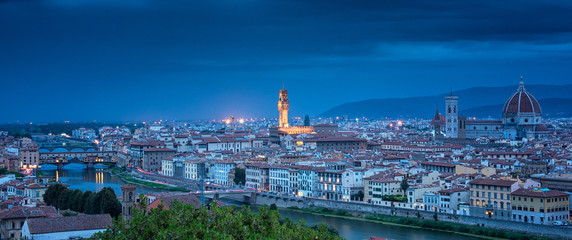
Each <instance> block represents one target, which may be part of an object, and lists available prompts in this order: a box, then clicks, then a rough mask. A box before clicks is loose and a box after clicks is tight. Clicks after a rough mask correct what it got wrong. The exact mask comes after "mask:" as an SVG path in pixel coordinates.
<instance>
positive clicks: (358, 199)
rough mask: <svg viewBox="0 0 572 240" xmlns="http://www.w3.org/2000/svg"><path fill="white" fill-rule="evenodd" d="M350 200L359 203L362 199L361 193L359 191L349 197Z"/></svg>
mask: <svg viewBox="0 0 572 240" xmlns="http://www.w3.org/2000/svg"><path fill="white" fill-rule="evenodd" d="M350 198H351V199H353V200H355V201H361V200H362V199H363V191H361V190H360V191H359V192H357V193H356V194H352V195H351V196H350Z"/></svg>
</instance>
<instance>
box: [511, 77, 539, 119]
mask: <svg viewBox="0 0 572 240" xmlns="http://www.w3.org/2000/svg"><path fill="white" fill-rule="evenodd" d="M502 113H503V115H504V116H506V115H520V114H522V113H524V114H534V115H536V116H540V115H541V114H542V109H541V108H540V105H539V104H538V101H536V98H534V97H533V96H532V94H530V93H528V92H527V91H526V89H525V88H524V82H523V81H522V78H521V80H520V84H519V86H518V90H517V91H516V93H514V94H513V95H512V96H511V97H510V98H509V99H508V100H507V101H506V103H505V104H504V107H503V109H502Z"/></svg>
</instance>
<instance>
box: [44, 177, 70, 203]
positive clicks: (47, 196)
mask: <svg viewBox="0 0 572 240" xmlns="http://www.w3.org/2000/svg"><path fill="white" fill-rule="evenodd" d="M64 189H67V188H66V187H64V185H61V184H59V183H58V184H54V185H51V186H49V187H48V189H46V192H44V195H43V197H44V202H45V203H46V204H47V205H50V206H53V205H55V203H56V202H57V199H58V197H59V195H60V194H61V192H62V191H63V190H64Z"/></svg>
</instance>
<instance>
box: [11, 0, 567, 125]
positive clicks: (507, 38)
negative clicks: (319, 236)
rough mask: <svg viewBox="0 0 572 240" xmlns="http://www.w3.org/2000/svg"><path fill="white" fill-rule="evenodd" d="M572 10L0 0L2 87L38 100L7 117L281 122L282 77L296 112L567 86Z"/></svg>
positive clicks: (498, 5) (493, 4)
mask: <svg viewBox="0 0 572 240" xmlns="http://www.w3.org/2000/svg"><path fill="white" fill-rule="evenodd" d="M571 12H572V3H570V2H567V1H492V0H490V1H422V0H416V1H331V0H330V1H326V0H323V1H322V0H316V1H307V0H298V1H292V0H288V1H287V0H282V1H267V0H264V1H263V0H248V1H230V0H220V1H187V0H185V1H183V0H179V1H155V0H125V1H111V0H86V1H71V0H57V1H56V0H51V1H0V32H1V33H2V36H3V37H2V38H0V50H1V52H2V54H0V66H2V67H1V69H0V70H1V73H2V79H3V80H2V84H3V86H4V90H3V92H4V95H5V97H6V98H10V99H14V98H19V97H21V96H22V93H25V94H26V96H30V97H27V98H24V99H22V100H20V101H17V102H14V103H12V104H9V105H8V106H6V107H5V109H6V110H7V111H8V113H9V114H7V115H3V116H2V117H0V121H14V120H22V121H28V120H34V121H36V120H40V121H47V120H64V119H72V120H74V119H75V120H93V119H115V118H117V119H137V118H142V117H153V116H154V117H157V118H160V117H168V118H187V119H189V118H203V117H205V118H212V117H221V116H222V115H225V114H229V112H232V111H236V112H242V113H243V114H245V115H247V114H251V115H259V116H273V115H274V112H275V106H274V104H275V100H276V99H275V98H276V96H275V95H276V89H277V88H279V87H280V86H282V83H286V84H287V86H289V88H290V89H291V94H293V96H294V98H292V101H293V113H294V114H303V113H311V114H316V113H319V112H322V111H324V110H326V109H327V108H329V107H332V106H334V105H336V104H339V103H343V102H346V101H352V100H362V99H367V98H380V97H400V96H412V95H429V94H434V93H440V92H443V89H449V87H454V88H457V89H460V88H465V87H470V86H477V85H479V86H481V85H495V86H499V85H509V84H514V83H515V82H516V81H517V79H518V77H519V76H520V75H525V76H527V79H530V80H529V81H530V82H532V83H549V84H565V83H569V80H568V79H569V78H568V77H567V76H569V75H570V72H569V70H568V68H569V66H570V65H571V64H572V59H571V58H572V57H571V56H572V55H571V54H570V53H571V52H572V15H571V14H570V13H571ZM459 79H463V80H462V81H461V80H459ZM405 86H407V87H405ZM332 96H336V97H332ZM70 99H74V101H73V102H69V101H70ZM237 99H238V100H240V101H241V102H243V103H244V104H237ZM230 102H232V104H229V103H230ZM238 103H240V102H238ZM61 104H64V106H68V107H69V106H71V107H73V108H72V109H74V110H70V109H69V108H67V107H59V106H60V105H61ZM207 106H208V107H207ZM294 106H295V107H294ZM55 109H57V111H54V110H55ZM77 109H82V110H77ZM29 110H32V111H29ZM55 112H57V113H58V114H54V113H55ZM4 116H5V117H4Z"/></svg>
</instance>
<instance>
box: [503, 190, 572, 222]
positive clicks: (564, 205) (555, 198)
mask: <svg viewBox="0 0 572 240" xmlns="http://www.w3.org/2000/svg"><path fill="white" fill-rule="evenodd" d="M511 220H513V221H518V222H525V223H535V224H552V223H553V222H554V221H566V222H568V221H570V194H568V193H563V192H560V191H555V190H549V189H538V188H535V189H518V190H516V191H514V192H513V193H512V218H511Z"/></svg>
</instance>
